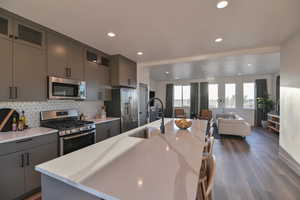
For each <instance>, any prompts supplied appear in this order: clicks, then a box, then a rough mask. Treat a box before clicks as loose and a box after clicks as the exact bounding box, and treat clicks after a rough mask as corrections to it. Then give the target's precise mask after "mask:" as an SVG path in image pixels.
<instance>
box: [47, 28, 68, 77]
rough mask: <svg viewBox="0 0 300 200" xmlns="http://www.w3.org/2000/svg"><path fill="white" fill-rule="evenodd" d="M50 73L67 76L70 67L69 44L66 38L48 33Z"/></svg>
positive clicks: (51, 74)
mask: <svg viewBox="0 0 300 200" xmlns="http://www.w3.org/2000/svg"><path fill="white" fill-rule="evenodd" d="M47 41H48V42H47V46H48V51H47V52H48V75H50V76H58V77H66V76H67V68H68V55H67V52H68V44H67V41H66V39H65V38H63V37H60V36H59V35H58V34H55V33H48V35H47Z"/></svg>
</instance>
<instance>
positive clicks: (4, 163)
mask: <svg viewBox="0 0 300 200" xmlns="http://www.w3.org/2000/svg"><path fill="white" fill-rule="evenodd" d="M24 162H25V157H24V155H23V154H22V152H17V153H12V154H8V155H5V156H0V163H1V170H0V177H1V178H0V199H1V200H12V199H15V198H17V197H19V196H21V195H22V194H24V191H25V187H24V182H25V176H24V168H23V167H24V165H25V164H24Z"/></svg>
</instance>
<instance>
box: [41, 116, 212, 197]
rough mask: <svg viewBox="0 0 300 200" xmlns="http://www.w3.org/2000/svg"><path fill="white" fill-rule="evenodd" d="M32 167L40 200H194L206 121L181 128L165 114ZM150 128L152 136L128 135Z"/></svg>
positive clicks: (197, 121) (195, 121) (199, 121)
mask: <svg viewBox="0 0 300 200" xmlns="http://www.w3.org/2000/svg"><path fill="white" fill-rule="evenodd" d="M165 123H166V134H164V135H162V134H160V133H159V126H160V121H155V122H152V123H150V124H147V125H145V126H142V127H139V128H136V129H133V130H130V131H128V132H126V133H123V134H121V135H118V136H115V137H112V138H110V139H108V140H105V141H103V142H100V143H97V144H94V145H92V146H89V147H86V148H84V149H81V150H79V151H76V152H73V153H70V154H67V155H65V156H62V157H60V158H57V159H55V160H52V161H49V162H46V163H43V164H41V165H38V166H36V170H37V171H39V172H41V173H42V195H43V200H50V199H60V198H61V197H62V196H63V197H64V198H63V199H64V200H69V199H70V200H71V199H72V200H96V199H105V200H117V199H121V200H153V199H159V200H194V199H196V191H197V186H198V177H199V172H200V167H201V159H202V152H203V148H204V144H205V132H206V127H207V121H204V120H193V125H192V127H191V128H189V129H188V130H180V129H178V128H177V127H176V126H175V123H174V120H172V119H166V120H165ZM146 127H154V128H153V129H152V130H151V134H153V137H150V138H149V139H142V138H136V137H130V135H132V134H135V133H138V132H140V131H142V130H144V129H145V128H146Z"/></svg>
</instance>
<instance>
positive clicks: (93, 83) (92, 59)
mask: <svg viewBox="0 0 300 200" xmlns="http://www.w3.org/2000/svg"><path fill="white" fill-rule="evenodd" d="M100 57H101V54H100V53H99V52H97V51H93V50H89V49H87V50H86V56H85V80H86V84H87V100H104V99H103V98H104V96H105V94H104V93H105V89H104V87H105V86H109V85H110V72H109V67H107V66H104V65H101V64H99V63H100V61H99V60H100Z"/></svg>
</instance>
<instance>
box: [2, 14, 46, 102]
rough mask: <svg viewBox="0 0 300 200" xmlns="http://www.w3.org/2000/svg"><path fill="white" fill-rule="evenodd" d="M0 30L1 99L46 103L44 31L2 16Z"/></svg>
mask: <svg viewBox="0 0 300 200" xmlns="http://www.w3.org/2000/svg"><path fill="white" fill-rule="evenodd" d="M0 27H1V28H0V29H1V31H0V32H1V33H0V59H1V65H2V67H1V75H0V89H1V94H0V100H1V101H8V100H16V101H29V100H45V99H46V92H45V91H46V89H45V88H46V77H45V76H46V62H45V61H46V58H45V49H44V40H45V33H44V31H43V30H42V29H40V28H39V26H38V25H36V26H34V25H32V24H31V23H25V22H23V21H19V20H16V19H14V18H9V17H5V16H4V15H0Z"/></svg>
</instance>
